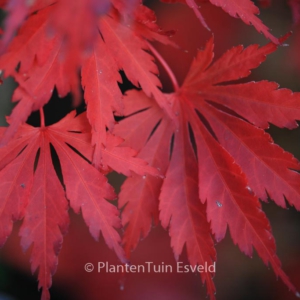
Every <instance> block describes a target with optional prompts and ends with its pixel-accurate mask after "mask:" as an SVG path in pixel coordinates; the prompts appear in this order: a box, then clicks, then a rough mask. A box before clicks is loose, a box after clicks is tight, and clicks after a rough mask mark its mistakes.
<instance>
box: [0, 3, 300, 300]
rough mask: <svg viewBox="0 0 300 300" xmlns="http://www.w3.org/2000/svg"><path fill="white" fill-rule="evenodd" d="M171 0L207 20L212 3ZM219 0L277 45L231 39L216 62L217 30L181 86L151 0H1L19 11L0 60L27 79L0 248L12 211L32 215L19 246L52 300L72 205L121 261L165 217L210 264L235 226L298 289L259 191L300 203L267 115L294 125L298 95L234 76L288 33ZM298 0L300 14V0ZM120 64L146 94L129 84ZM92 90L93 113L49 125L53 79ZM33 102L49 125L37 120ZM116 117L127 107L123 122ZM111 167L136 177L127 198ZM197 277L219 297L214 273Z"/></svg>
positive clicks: (295, 174)
mask: <svg viewBox="0 0 300 300" xmlns="http://www.w3.org/2000/svg"><path fill="white" fill-rule="evenodd" d="M164 2H182V3H186V4H187V5H188V6H189V7H191V8H192V9H193V10H194V12H195V13H196V15H197V17H198V18H199V19H200V21H201V22H202V24H203V25H204V26H205V27H207V28H208V26H207V25H206V22H205V20H204V18H203V17H202V15H201V13H200V11H199V9H198V6H197V5H198V4H199V3H202V2H207V1H193V0H186V1H164ZM196 2H197V3H198V4H197V3H196ZM210 3H211V4H212V5H215V6H218V7H221V8H222V9H223V10H224V11H225V12H227V13H228V14H229V15H231V16H233V17H236V18H237V17H238V18H240V19H242V20H243V21H244V23H246V24H251V25H253V26H254V27H255V28H256V29H257V31H259V32H262V33H263V34H264V35H265V36H266V37H267V38H268V39H270V40H271V42H270V43H269V44H267V45H266V46H263V47H259V46H258V45H250V46H248V47H247V48H244V47H243V46H237V47H234V48H232V49H230V50H228V51H227V52H226V53H225V54H223V56H222V57H221V58H219V59H218V60H216V61H215V62H213V58H214V52H213V48H214V41H213V38H211V39H210V40H209V41H208V42H207V44H206V46H205V48H204V49H203V50H201V51H200V50H199V51H198V54H197V56H196V58H195V59H194V61H193V63H192V65H191V67H190V70H189V72H188V74H187V76H186V78H185V80H184V82H183V84H182V85H181V86H179V85H178V83H177V81H176V78H175V77H174V75H173V73H172V71H171V69H170V68H169V66H168V65H167V64H166V62H165V61H164V60H163V58H162V57H161V55H160V54H159V53H158V52H157V50H155V48H154V47H153V46H152V45H151V44H150V43H149V41H158V42H160V43H163V44H166V45H171V46H173V47H178V46H177V45H175V44H174V43H173V42H172V41H171V40H170V39H169V36H170V35H171V34H172V33H173V32H171V31H169V32H165V31H162V30H161V29H160V28H159V27H158V26H157V25H156V23H155V21H156V18H155V14H154V12H153V11H151V10H150V9H149V8H147V7H145V6H143V5H142V4H140V1H137V0H132V1H121V0H113V1H108V0H102V1H95V0H89V1H84V0H80V1H68V0H59V1H56V2H55V3H54V2H53V1H46V2H45V1H35V2H34V1H33V2H29V3H27V2H26V3H25V2H24V1H18V0H11V1H2V2H0V5H1V7H5V9H6V10H7V11H8V13H9V15H8V17H7V19H6V21H5V27H6V29H5V32H4V34H3V36H2V42H1V54H2V55H1V56H0V68H1V70H2V71H3V72H4V77H8V76H12V77H14V79H15V80H16V81H17V83H18V84H19V85H18V87H17V88H16V90H15V92H14V95H13V99H12V100H13V101H15V102H18V103H17V105H16V106H15V108H14V109H13V111H12V114H11V115H10V116H9V118H8V120H9V124H10V125H9V127H8V129H4V128H1V131H0V138H1V146H2V147H1V148H0V189H1V196H0V244H1V245H3V244H4V243H5V241H6V239H7V237H8V236H9V235H10V234H11V231H12V225H13V221H16V220H23V223H22V226H21V229H20V236H21V244H22V247H23V249H24V250H26V249H28V248H29V247H30V246H31V245H33V246H32V251H31V269H32V272H35V271H36V270H38V279H39V287H42V290H43V292H42V299H49V298H50V295H49V292H48V289H49V288H50V287H51V280H52V275H53V274H54V273H55V271H56V266H57V262H58V260H57V256H58V253H59V251H60V248H61V245H62V241H63V235H64V234H65V233H66V232H67V229H68V224H69V218H68V208H69V207H71V208H72V209H73V210H74V211H75V212H76V213H79V212H81V213H82V216H83V219H84V220H85V222H86V224H87V226H88V228H89V231H90V233H91V235H92V236H93V237H94V238H95V239H96V240H98V238H99V235H100V233H102V235H103V237H104V240H105V242H106V243H107V245H108V246H109V248H111V249H113V250H114V251H115V252H116V254H117V256H118V258H119V259H120V261H121V262H122V263H126V262H127V261H128V259H130V255H131V251H132V250H134V249H135V248H136V247H137V245H138V242H139V240H140V238H141V237H146V236H147V235H148V234H149V232H150V229H151V226H152V222H154V223H156V224H157V223H159V222H161V225H162V226H163V227H164V228H165V229H168V230H169V234H170V237H171V246H172V249H173V252H174V255H175V258H176V259H178V258H179V256H180V255H181V253H182V251H183V248H184V246H186V250H187V256H188V260H189V263H190V265H191V266H196V265H204V264H205V263H207V264H209V265H211V264H213V263H214V262H215V261H216V250H215V246H214V240H215V241H217V242H219V241H221V240H222V239H223V238H224V236H225V234H226V231H227V228H228V229H229V232H230V235H231V238H232V240H233V242H234V244H236V245H238V247H239V249H240V250H241V251H242V252H244V253H245V254H247V255H248V256H252V253H253V248H254V249H255V250H256V251H257V253H258V255H259V256H260V257H261V259H262V260H263V262H264V263H265V264H270V265H271V266H272V268H273V270H274V272H275V274H276V275H277V276H278V277H280V278H281V279H282V280H283V282H284V283H285V284H286V285H287V286H288V288H289V289H290V290H292V291H293V292H294V293H297V292H296V288H295V287H294V285H293V284H292V283H291V282H290V280H289V278H288V277H287V275H286V274H285V273H284V272H283V271H282V269H281V263H280V260H279V258H278V257H277V256H276V247H275V240H274V237H273V235H272V233H271V227H270V224H269V221H268V219H267V217H266V215H265V214H264V212H263V211H262V207H261V204H260V201H259V200H262V201H267V199H268V198H270V199H272V200H273V201H274V202H275V203H276V204H277V205H279V206H281V207H286V201H287V202H288V203H289V205H291V206H294V207H295V208H296V209H297V210H299V209H300V185H299V180H300V175H299V171H300V163H299V162H298V161H297V160H296V159H295V158H294V157H293V156H292V155H291V154H289V153H287V152H285V151H284V150H283V149H281V148H280V147H279V146H277V145H275V144H274V143H273V140H272V138H271V137H270V136H269V135H268V134H267V133H266V132H265V131H264V130H265V129H267V128H268V127H269V124H273V125H275V126H278V127H280V128H283V127H285V128H288V129H293V128H295V127H297V120H300V93H292V92H291V91H290V90H287V89H279V87H278V85H277V84H276V83H274V82H269V81H259V82H247V83H236V81H237V80H239V79H241V78H245V77H247V76H249V75H250V73H251V70H252V69H255V68H257V67H258V66H259V65H260V64H261V63H262V62H263V61H264V60H265V59H266V56H267V55H268V54H270V53H272V52H274V51H275V50H276V49H277V46H278V44H281V43H283V41H284V40H285V39H286V38H287V37H284V38H282V39H277V38H276V37H274V36H273V35H271V34H270V33H269V29H268V27H266V26H265V25H263V23H262V21H261V20H260V19H259V18H258V17H257V16H256V15H257V14H258V13H259V10H258V8H257V7H256V6H255V5H254V4H253V2H252V1H250V0H243V1H238V0H218V1H215V0H210ZM290 5H291V6H292V7H293V8H294V16H295V20H296V21H297V18H298V17H297V11H296V9H297V7H296V1H290ZM74 16H76V18H74ZM209 22H213V20H209ZM209 22H208V23H209ZM15 31H17V34H16V36H15V37H13V36H14V33H15ZM154 56H155V57H156V58H157V60H158V61H159V62H160V63H161V65H162V66H163V67H164V68H165V70H166V72H167V73H168V74H169V75H170V79H171V81H172V83H173V86H174V92H173V93H171V94H165V93H163V92H162V90H161V89H160V88H161V87H162V85H161V82H160V80H159V78H158V76H157V75H158V67H157V64H156V63H155V61H154ZM120 70H123V71H124V73H125V74H126V77H127V78H128V80H129V81H130V82H131V83H132V84H133V85H135V86H136V87H137V88H139V89H141V90H140V91H137V90H132V91H128V92H126V93H125V94H122V92H121V90H120V88H119V86H118V83H122V77H121V75H120V73H119V71H120ZM78 74H80V79H81V85H80V79H79V77H78ZM81 87H82V89H83V90H84V95H83V97H84V101H85V103H86V112H84V113H82V114H80V115H76V112H75V111H73V112H71V113H70V114H68V115H67V116H66V117H65V118H63V119H62V120H60V121H59V122H58V123H56V124H53V125H51V126H45V120H44V113H43V107H44V105H45V104H46V103H47V102H48V101H49V100H50V98H51V96H52V93H53V89H54V88H56V90H57V91H58V94H59V96H60V97H63V96H66V95H67V94H68V93H69V92H72V93H73V95H74V99H75V100H74V103H75V104H78V101H79V100H80V97H81V95H80V88H81ZM283 99H284V101H283ZM36 110H39V111H40V117H41V121H40V122H41V123H40V127H32V126H29V125H28V124H26V121H27V119H28V117H29V116H30V114H31V113H32V112H33V111H36ZM117 116H125V117H124V118H122V119H121V121H120V122H119V124H116V123H117V122H116V121H115V119H116V118H115V117H117ZM55 156H57V157H58V164H59V168H55V167H54V164H55V163H54V162H53V159H54V157H55ZM58 169H59V170H61V174H60V171H59V170H58ZM112 170H114V171H116V172H118V173H122V174H124V175H125V176H127V177H128V178H127V179H126V180H125V182H124V184H123V185H122V188H121V192H120V194H119V202H118V206H117V207H116V206H115V205H114V204H113V203H111V202H109V201H111V200H114V199H115V198H116V195H115V192H114V190H113V188H112V186H110V185H109V184H108V182H107V178H106V177H105V175H106V174H107V173H109V172H111V171H112ZM120 211H122V214H121V218H120V217H119V212H120ZM121 227H124V228H125V231H124V234H123V241H122V238H121V236H120V235H119V232H118V229H120V228H121ZM200 275H201V280H202V282H203V283H205V284H206V286H207V293H208V294H209V296H210V299H215V291H216V289H215V286H214V283H213V276H214V273H210V272H203V273H201V274H200Z"/></svg>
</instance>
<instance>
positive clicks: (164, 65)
mask: <svg viewBox="0 0 300 300" xmlns="http://www.w3.org/2000/svg"><path fill="white" fill-rule="evenodd" d="M147 44H148V47H149V49H150V51H151V52H152V53H153V54H154V56H155V57H156V58H157V59H158V61H159V62H160V63H161V65H162V66H163V68H164V69H165V70H166V72H167V74H168V75H169V77H170V80H171V82H172V85H173V88H174V91H175V92H177V91H178V90H179V84H178V81H177V79H176V77H175V75H174V73H173V71H172V69H171V68H170V66H169V65H168V64H167V62H166V61H165V59H164V58H163V57H162V56H161V55H160V53H159V52H158V51H157V50H156V49H155V48H154V47H153V46H152V45H151V44H150V43H149V42H147Z"/></svg>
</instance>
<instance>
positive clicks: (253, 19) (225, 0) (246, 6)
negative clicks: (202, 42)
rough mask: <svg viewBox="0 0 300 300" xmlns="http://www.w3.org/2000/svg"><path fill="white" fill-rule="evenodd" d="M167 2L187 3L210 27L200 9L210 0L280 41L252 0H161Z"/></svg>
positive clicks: (231, 14) (202, 21) (268, 37)
mask: <svg viewBox="0 0 300 300" xmlns="http://www.w3.org/2000/svg"><path fill="white" fill-rule="evenodd" d="M161 1H162V2H167V3H175V2H180V3H186V4H187V5H188V6H189V7H190V8H191V9H193V11H194V12H195V14H196V16H197V17H198V19H199V20H200V22H201V23H202V25H203V26H204V27H206V28H207V29H209V26H208V25H207V24H206V21H205V20H204V18H203V16H202V14H201V12H200V10H199V4H201V3H202V2H208V1H209V2H210V3H211V4H213V5H215V6H218V7H221V8H222V9H223V10H224V11H225V12H227V13H228V14H229V15H230V16H232V17H234V18H240V19H241V20H242V21H243V22H244V23H246V24H247V25H253V26H254V27H255V29H256V30H257V31H258V32H259V33H263V34H264V36H265V37H266V38H267V39H269V40H271V41H272V42H273V43H275V44H278V43H279V41H278V39H277V38H276V37H274V36H273V35H272V34H271V33H270V29H269V28H268V27H267V26H266V25H264V24H263V22H262V21H261V20H260V19H259V18H258V17H257V16H256V15H259V8H258V7H257V6H256V5H255V4H254V3H253V1H251V0H161Z"/></svg>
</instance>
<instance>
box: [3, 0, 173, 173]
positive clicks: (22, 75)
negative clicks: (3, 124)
mask: <svg viewBox="0 0 300 300" xmlns="http://www.w3.org/2000/svg"><path fill="white" fill-rule="evenodd" d="M65 2H68V1H66V0H61V1H58V3H57V4H54V5H51V6H46V7H44V8H43V9H41V10H38V11H37V13H35V14H32V15H30V16H29V18H28V20H26V22H25V23H24V24H23V26H22V27H21V28H20V30H19V32H18V35H17V36H16V37H15V38H14V39H13V41H12V43H11V44H10V46H9V48H8V51H7V52H6V53H5V54H4V55H2V56H1V57H0V68H1V70H3V72H4V76H5V77H8V76H13V77H14V78H15V79H16V81H17V82H18V83H19V86H18V88H17V89H16V90H15V92H14V95H13V101H16V102H18V104H17V105H16V107H15V108H14V110H13V112H12V114H11V116H10V127H9V129H8V130H7V132H6V133H5V134H4V136H3V138H2V140H1V143H2V144H3V145H4V144H5V143H7V142H8V141H9V139H10V138H11V137H12V136H13V134H14V133H15V132H16V130H17V129H18V126H19V125H21V124H23V123H24V122H25V121H26V120H27V118H28V116H29V115H30V113H31V112H32V111H35V110H38V109H40V108H41V107H43V105H45V104H46V103H47V102H48V101H49V99H50V98H51V95H52V92H53V89H54V88H56V89H57V91H58V94H59V96H60V97H64V96H65V95H66V94H67V93H69V92H73V93H74V94H75V95H77V96H78V89H79V82H78V78H77V75H78V74H77V71H78V69H79V68H81V78H82V87H83V89H84V90H85V94H84V98H85V102H86V104H87V116H88V119H89V121H90V124H91V126H92V130H93V132H92V133H93V139H92V143H93V146H95V154H94V157H93V163H94V165H95V166H96V167H98V168H99V167H100V165H101V160H102V151H101V145H103V146H104V147H105V146H106V138H105V137H106V135H105V134H103V133H104V132H105V131H106V128H108V129H109V130H111V129H112V128H113V125H114V120H113V113H114V112H117V113H122V94H121V92H120V90H119V88H118V82H121V81H122V80H121V77H120V74H119V70H120V69H122V70H124V71H125V73H126V75H127V77H128V78H129V79H130V80H131V81H132V83H133V84H135V85H137V86H139V85H140V86H141V87H142V88H143V89H144V91H145V92H146V94H147V95H148V96H153V97H154V98H155V99H156V100H157V101H158V103H159V105H160V106H161V107H162V108H164V109H165V111H166V112H167V113H168V114H169V115H170V116H171V117H172V118H174V116H173V115H172V112H171V108H170V105H169V103H168V102H167V100H166V98H165V97H164V95H163V93H162V92H161V91H160V89H159V87H161V83H160V81H159V79H158V77H157V73H158V69H157V66H156V64H155V63H154V61H153V60H154V58H153V57H152V56H151V55H150V54H149V53H148V52H147V50H149V47H148V43H147V40H158V41H159V42H162V43H165V44H172V43H171V42H170V41H169V39H168V36H167V35H166V34H165V33H163V32H162V31H160V29H159V27H158V26H157V25H156V24H155V23H154V22H155V15H154V13H153V12H152V11H151V10H150V9H148V8H146V7H144V6H141V5H140V6H139V7H138V9H136V10H135V13H134V18H130V19H129V20H127V21H123V20H122V19H121V18H122V15H121V14H120V12H118V11H117V10H116V9H115V8H114V7H112V8H111V9H110V10H108V11H107V14H106V15H103V14H100V15H101V17H97V18H92V20H94V22H91V20H90V18H89V17H88V16H89V14H88V13H87V15H84V16H82V18H84V20H85V19H89V22H83V23H85V24H86V26H84V27H86V28H87V29H86V30H88V31H89V32H90V34H87V33H86V34H85V33H82V34H78V33H77V31H75V32H74V28H73V27H72V26H70V24H68V25H67V26H70V28H71V29H70V32H68V34H67V33H66V31H65V30H64V29H63V28H65V27H64V26H63V28H61V27H60V26H58V28H56V27H54V29H55V30H54V29H53V26H54V25H53V24H52V23H53V20H56V18H55V16H56V14H57V13H58V12H61V11H63V10H62V8H60V5H63V4H64V5H65ZM79 2H82V1H79ZM115 2H116V3H115ZM115 2H114V3H115V5H116V6H117V7H119V6H120V7H123V6H122V5H121V4H120V3H119V1H115ZM121 2H122V1H121ZM82 5H83V4H82ZM84 7H85V6H84ZM109 7H110V6H109ZM74 9H75V8H74ZM76 10H80V11H85V10H87V11H88V9H86V8H85V9H84V8H82V9H80V8H78V7H77V6H76ZM63 23H64V25H66V24H67V23H66V20H64V22H63ZM76 24H80V22H78V20H76ZM76 28H77V27H76ZM53 31H54V32H55V34H53ZM91 32H94V33H91ZM95 32H96V33H95ZM66 35H67V37H68V38H67V37H66ZM72 36H76V37H78V36H79V37H80V36H86V40H85V41H81V40H76V41H74V39H75V38H73V39H72ZM68 41H70V43H71V42H72V43H75V44H74V45H73V44H72V43H71V44H70V43H68ZM77 44H80V45H81V47H79V46H78V45H77ZM82 45H83V46H82ZM84 45H85V48H84ZM74 49H75V50H76V51H75V50H74ZM77 52H78V53H77ZM76 53H77V54H76ZM18 66H19V68H18V72H16V68H17V67H18ZM95 99H97V100H95Z"/></svg>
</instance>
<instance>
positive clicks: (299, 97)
mask: <svg viewBox="0 0 300 300" xmlns="http://www.w3.org/2000/svg"><path fill="white" fill-rule="evenodd" d="M275 49H276V46H275V45H274V44H272V43H270V44H268V45H266V46H264V47H261V48H259V47H258V46H257V45H251V46H249V47H248V48H246V49H243V48H242V47H241V46H238V47H235V48H233V49H231V50H229V51H228V52H226V53H225V54H224V55H223V56H222V57H221V58H220V59H219V60H218V61H216V62H215V63H213V64H212V60H213V40H212V39H211V40H210V41H208V43H207V45H206V47H205V49H204V50H203V51H199V52H198V55H197V58H196V59H195V61H194V62H193V63H192V66H191V68H190V70H189V72H188V74H187V76H186V80H185V81H184V83H183V85H182V87H180V88H179V90H178V91H176V92H175V93H173V94H170V95H167V97H168V98H169V101H170V102H171V103H173V110H174V112H175V114H176V115H178V119H179V127H176V126H174V127H173V126H172V125H171V124H170V125H169V128H170V127H173V129H172V130H171V131H170V130H169V131H168V133H167V134H166V135H165V136H164V138H161V134H162V132H165V133H166V129H165V128H166V127H165V126H166V124H167V122H168V119H167V118H166V117H165V116H164V115H163V114H162V113H161V110H160V108H159V107H158V106H157V104H156V103H155V102H154V101H153V100H151V99H149V98H147V97H146V96H145V95H144V94H143V93H142V92H130V93H128V95H127V96H126V97H125V99H124V103H125V115H127V116H128V117H126V118H125V119H124V120H123V121H121V122H120V125H117V126H116V127H115V133H116V134H117V135H120V136H121V137H123V138H124V139H125V142H124V145H126V146H133V145H136V147H137V149H138V150H139V151H140V153H139V155H140V156H141V157H143V158H145V159H146V160H147V161H148V162H149V163H150V164H151V165H152V166H154V167H156V168H162V170H163V172H164V174H165V177H166V178H165V179H163V180H160V182H158V183H157V185H158V187H156V188H155V189H153V190H151V186H154V185H153V183H151V180H153V179H152V178H151V176H149V178H147V179H146V180H147V181H145V179H144V178H142V177H136V178H135V179H134V183H133V179H132V178H130V179H127V180H126V181H125V183H124V185H123V187H122V192H121V194H120V206H123V205H125V204H126V203H127V205H126V206H125V209H124V211H123V213H122V222H123V224H124V225H126V224H127V227H126V229H125V235H124V240H123V242H124V243H125V249H126V254H127V255H129V253H130V250H132V249H134V248H135V247H136V245H137V239H138V237H140V236H145V235H146V234H148V232H149V230H150V225H151V223H150V220H151V217H152V216H154V217H155V216H156V212H157V209H159V218H160V220H161V223H162V225H163V227H165V228H167V227H168V226H169V233H170V236H171V245H172V248H173V250H174V254H175V257H176V258H178V256H179V255H180V253H181V252H182V249H183V246H184V245H186V247H187V253H188V258H189V260H190V263H191V264H192V265H196V264H203V262H204V261H207V262H208V263H212V262H213V261H215V249H214V245H213V242H212V240H211V238H210V234H212V235H213V236H214V239H215V240H216V241H217V242H219V241H221V240H222V239H223V238H224V236H225V234H226V231H227V228H228V229H229V231H230V235H231V237H232V240H233V242H234V243H235V244H236V245H238V247H239V248H240V250H241V251H242V252H244V253H245V254H247V255H249V256H252V252H253V248H254V249H255V250H256V251H257V253H258V255H259V256H260V257H261V259H262V260H263V261H264V263H265V264H270V265H271V266H272V268H273V270H274V272H275V274H276V275H277V276H279V277H280V278H281V279H282V280H283V282H284V283H285V284H286V285H287V286H288V288H289V289H290V290H292V291H293V292H294V293H296V288H295V287H294V286H293V284H292V283H291V282H290V281H289V279H288V277H287V276H286V274H285V273H284V272H283V271H282V269H281V263H280V260H279V258H278V257H277V256H276V252H275V251H276V247H275V240H274V238H273V236H272V233H271V227H270V224H269V221H268V219H267V217H266V215H265V214H264V212H263V211H262V208H261V204H260V202H259V198H260V199H261V200H264V201H266V200H267V197H268V196H269V197H270V198H271V199H272V200H274V201H275V202H276V203H277V204H278V205H280V206H282V207H285V199H286V200H287V201H288V202H289V204H290V205H292V206H294V207H295V208H296V209H298V210H299V209H300V186H299V180H300V174H299V170H300V163H299V162H298V161H297V160H296V159H295V158H294V157H293V156H292V155H291V154H289V153H287V152H285V151H284V150H282V149H281V148H280V147H279V146H277V145H275V144H274V143H273V141H272V139H271V138H270V136H269V135H268V134H267V133H265V132H264V130H263V129H265V128H268V124H269V123H273V124H275V125H277V126H279V127H287V128H290V129H292V128H295V127H296V126H297V123H296V120H300V94H299V93H292V92H291V91H289V90H286V89H278V85H276V84H275V83H271V82H266V81H262V82H251V83H243V84H224V82H225V83H226V82H230V81H233V80H237V79H239V78H242V77H246V76H248V75H249V74H250V70H251V69H253V68H256V67H257V66H258V65H259V64H260V63H261V62H262V61H264V60H265V58H266V55H267V54H269V53H271V52H272V51H274V50H275ZM137 124H139V125H137ZM129 129H130V130H129ZM141 137H143V138H141ZM154 141H155V143H154ZM158 145H159V146H158ZM160 148H161V149H160ZM162 149H164V150H162ZM166 149H167V150H166ZM147 151H149V152H150V153H152V155H151V156H150V157H147V155H146V154H145V153H147ZM161 151H165V152H166V151H167V152H166V153H165V154H164V157H168V162H166V158H164V160H163V161H158V160H153V158H154V157H155V155H156V153H159V152H160V153H162V152H161ZM130 183H131V184H134V187H135V190H136V191H139V193H136V194H135V195H134V197H132V198H129V197H128V195H129V193H130V192H132V185H131V184H130ZM150 184H151V185H150ZM150 191H151V192H150ZM146 192H147V193H148V194H150V196H149V197H148V198H146V196H145V195H146ZM147 199H148V200H147ZM149 207H151V209H150V210H149V209H148V208H149ZM130 216H134V217H133V218H132V219H131V217H130ZM145 220H147V221H146V222H145ZM209 223H210V225H209ZM212 275H213V274H203V273H201V278H202V281H203V282H206V285H207V290H208V294H209V295H210V298H211V299H215V296H214V292H215V287H214V284H213V282H212Z"/></svg>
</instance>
